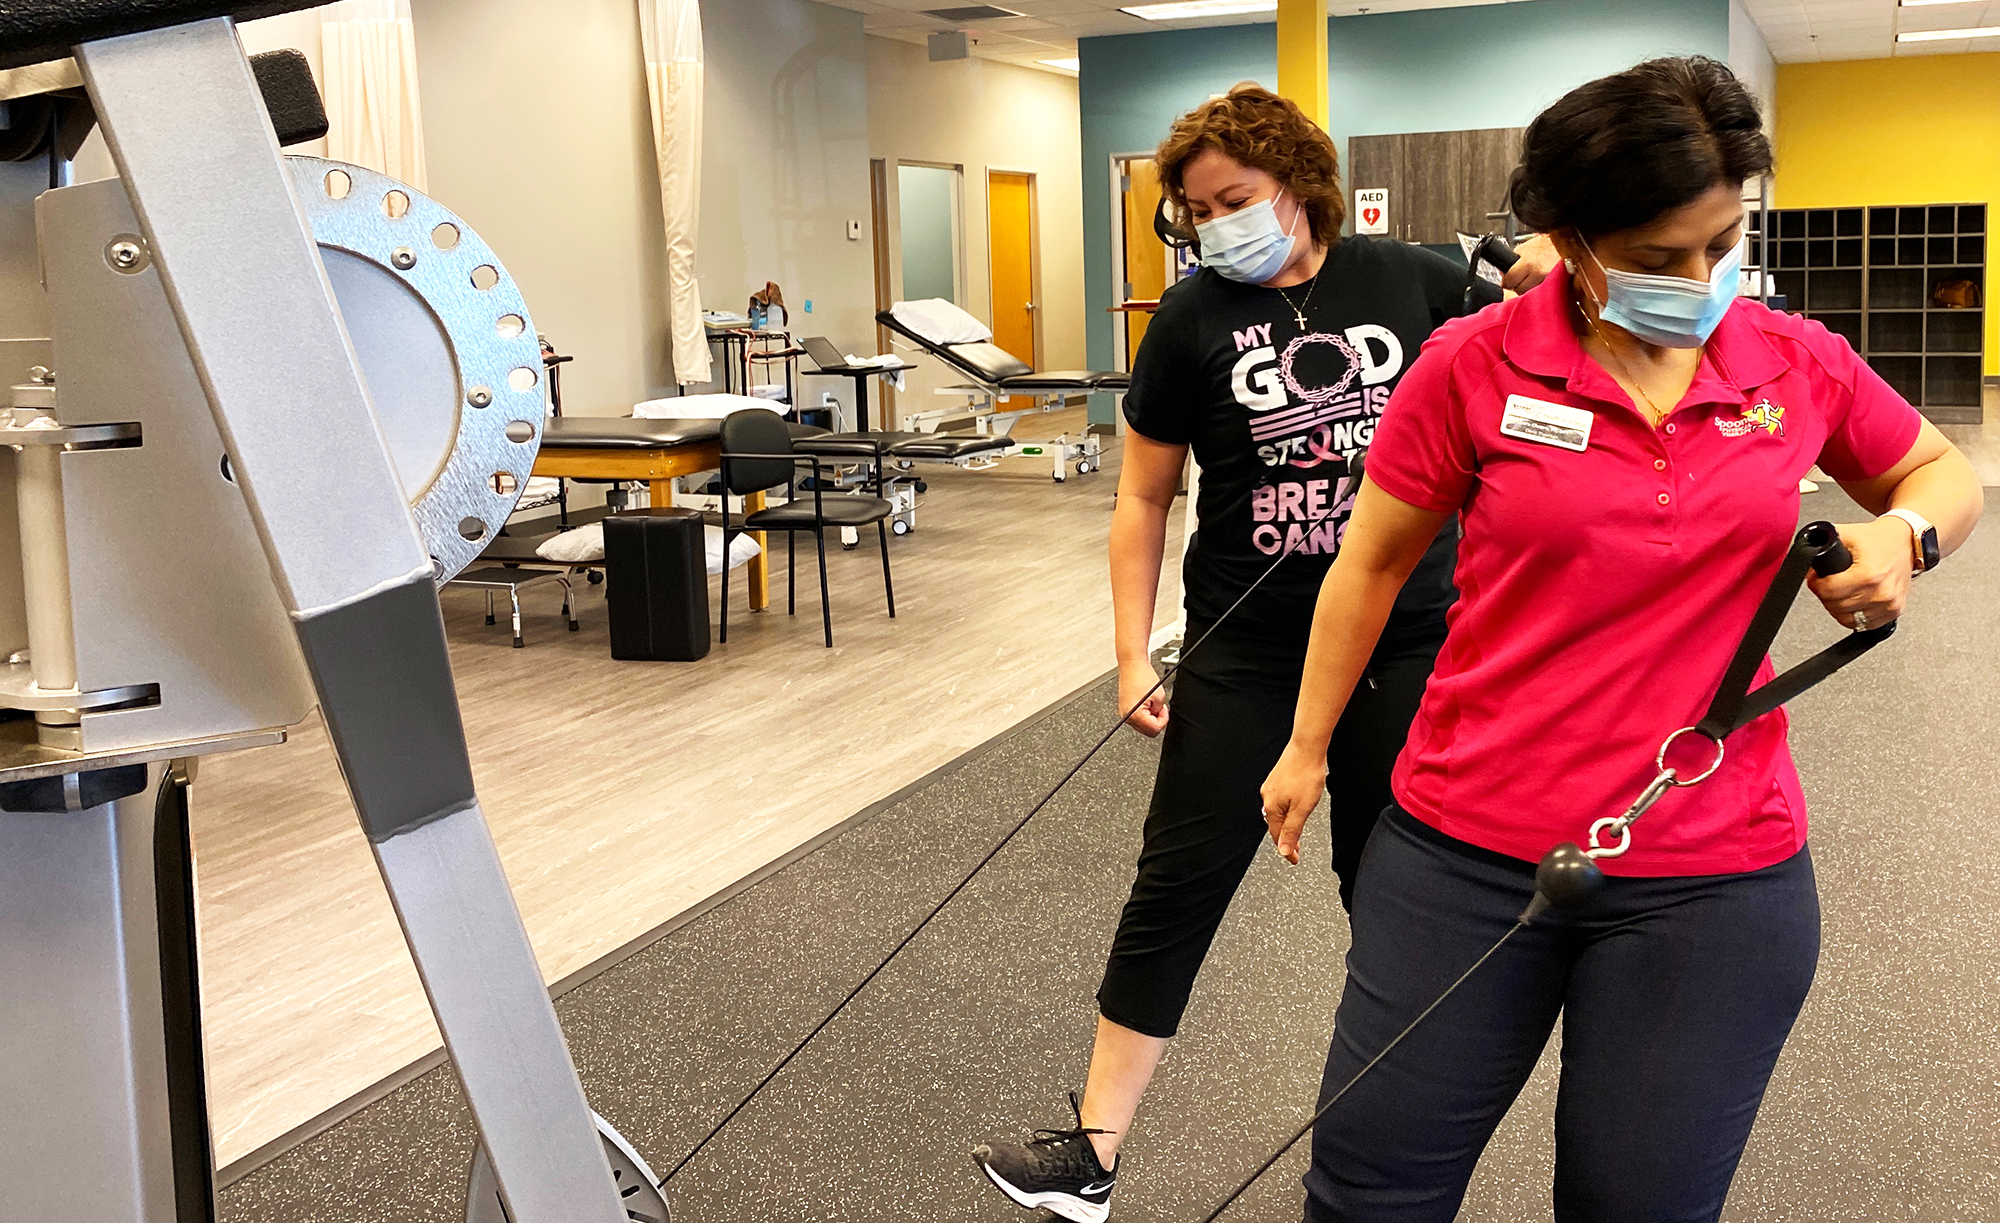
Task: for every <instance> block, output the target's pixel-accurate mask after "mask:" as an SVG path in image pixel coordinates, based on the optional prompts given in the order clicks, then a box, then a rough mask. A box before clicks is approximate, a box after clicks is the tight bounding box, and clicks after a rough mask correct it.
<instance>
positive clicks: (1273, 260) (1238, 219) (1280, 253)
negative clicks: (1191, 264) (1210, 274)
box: [1194, 191, 1305, 285]
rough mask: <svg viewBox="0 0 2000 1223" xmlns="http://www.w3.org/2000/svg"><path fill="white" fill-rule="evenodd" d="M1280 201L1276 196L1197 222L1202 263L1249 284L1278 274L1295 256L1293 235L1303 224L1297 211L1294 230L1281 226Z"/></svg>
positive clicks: (1196, 234) (1197, 235)
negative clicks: (1279, 220)
mask: <svg viewBox="0 0 2000 1223" xmlns="http://www.w3.org/2000/svg"><path fill="white" fill-rule="evenodd" d="M1278 194H1279V195H1283V194H1284V193H1283V192H1282V191H1281V192H1279V193H1278ZM1277 202H1278V201H1277V196H1273V197H1272V198H1270V199H1268V200H1259V201H1258V202H1257V203H1255V204H1252V205H1250V206H1249V207H1248V208H1239V209H1237V210H1236V211H1235V212H1232V213H1230V214H1229V215H1228V216H1225V217H1216V218H1215V219H1214V220H1212V221H1203V222H1201V223H1200V224H1198V225H1196V226H1195V227H1194V232H1195V236H1196V237H1197V238H1199V239H1201V261H1202V264H1203V265H1204V266H1207V267H1211V268H1214V269H1215V270H1216V271H1217V272H1218V273H1220V274H1222V275H1224V276H1227V277H1228V278H1229V279H1231V280H1234V281H1237V282H1239V283H1242V284H1246V285H1260V284H1263V283H1264V282H1265V281H1267V280H1269V279H1271V278H1272V277H1273V276H1276V275H1277V274H1278V272H1279V270H1280V269H1282V268H1283V267H1284V266H1285V261H1286V260H1288V259H1290V258H1291V257H1292V247H1293V245H1294V244H1295V243H1296V242H1297V239H1296V238H1294V237H1292V232H1291V229H1297V228H1298V226H1299V216H1298V213H1297V212H1295V213H1293V214H1292V226H1291V229H1285V228H1282V227H1280V226H1279V224H1278V211H1277V208H1276V204H1277ZM1304 211H1305V210H1304V209H1303V208H1301V209H1299V212H1304Z"/></svg>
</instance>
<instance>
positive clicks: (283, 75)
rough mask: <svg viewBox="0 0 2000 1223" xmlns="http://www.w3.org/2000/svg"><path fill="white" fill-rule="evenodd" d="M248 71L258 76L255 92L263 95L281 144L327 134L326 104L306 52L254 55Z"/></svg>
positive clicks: (297, 142) (315, 138)
mask: <svg viewBox="0 0 2000 1223" xmlns="http://www.w3.org/2000/svg"><path fill="white" fill-rule="evenodd" d="M250 71H251V72H253V73H255V74H256V76H257V92H258V93H261V94H263V95H264V109H265V110H266V111H269V112H270V115H271V127H272V129H273V130H274V131H276V132H277V133H278V143H279V144H280V145H291V144H304V143H305V142H306V141H308V140H318V139H319V138H320V137H322V136H324V135H326V131H327V123H326V103H324V102H322V101H321V100H320V96H319V86H318V85H317V84H315V83H314V82H313V74H312V65H311V64H310V63H308V62H307V61H306V56H305V52H303V51H293V50H290V49H287V50H283V51H266V52H264V53H262V54H261V55H253V56H251V57H250Z"/></svg>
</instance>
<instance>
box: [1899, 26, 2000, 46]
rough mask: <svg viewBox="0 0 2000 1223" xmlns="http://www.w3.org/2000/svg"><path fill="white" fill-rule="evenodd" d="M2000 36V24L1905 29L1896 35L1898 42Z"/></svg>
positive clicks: (1944, 40) (1942, 40)
mask: <svg viewBox="0 0 2000 1223" xmlns="http://www.w3.org/2000/svg"><path fill="white" fill-rule="evenodd" d="M1994 37H2000V25H1982V26H1973V27H1972V28H1971V29H1966V30H1905V31H1903V32H1902V33H1901V34H1898V35H1896V41H1897V42H1947V41H1951V40H1955V39H1965V38H1994Z"/></svg>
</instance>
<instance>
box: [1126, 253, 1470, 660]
mask: <svg viewBox="0 0 2000 1223" xmlns="http://www.w3.org/2000/svg"><path fill="white" fill-rule="evenodd" d="M1308 294H1310V295H1308ZM1464 294H1465V271H1464V269H1463V268H1461V267H1459V266H1457V265H1456V264H1454V263H1453V262H1452V261H1450V260H1448V259H1445V258H1444V257H1442V256H1440V255H1437V254H1435V253H1433V252H1430V251H1426V250H1424V249H1422V248H1420V247H1414V246H1410V245H1408V244H1406V243H1402V242H1398V241H1395V240H1394V239H1388V238H1366V237H1360V238H1348V239H1345V240H1343V241H1342V242H1341V243H1340V244H1339V245H1337V246H1336V247H1334V249H1333V250H1332V251H1330V252H1328V254H1327V258H1326V264H1325V266H1324V267H1322V268H1321V269H1320V273H1319V275H1318V276H1317V277H1316V278H1315V281H1308V282H1307V283H1305V284H1302V285H1298V286H1296V287H1288V288H1286V289H1285V290H1284V292H1283V293H1282V294H1281V293H1279V292H1278V291H1277V290H1274V289H1268V288H1263V287H1261V286H1251V285H1242V284H1237V283H1236V282H1234V281H1231V280H1228V279H1225V278H1224V277H1222V276H1219V275H1217V274H1216V273H1214V272H1213V271H1210V270H1208V269H1206V268H1204V269H1202V270H1200V271H1198V272H1197V273H1196V274H1195V275H1193V276H1192V277H1189V278H1188V279H1187V280H1184V281H1182V282H1180V283H1179V284H1177V285H1175V286H1173V287H1172V288H1170V289H1168V290H1167V292H1166V293H1165V294H1164V295H1163V296H1162V298H1161V301H1160V308H1159V311H1158V312H1157V314H1155V316H1154V319H1153V322H1152V324H1151V326H1150V327H1148V329H1147V331H1146V338H1145V341H1144V342H1143V343H1142V344H1141V345H1140V348H1139V355H1138V359H1137V361H1135V362H1134V364H1133V371H1132V389H1131V391H1130V393H1128V394H1127V395H1126V397H1125V417H1126V420H1127V421H1128V422H1129V423H1130V424H1131V426H1132V428H1133V429H1135V430H1137V431H1138V432H1139V433H1142V434H1144V435H1145V436H1147V437H1149V438H1152V439H1153V440H1155V441H1160V442H1167V443H1171V444H1177V445H1187V446H1189V447H1191V448H1192V450H1193V451H1194V457H1195V461H1196V462H1197V463H1198V464H1200V466H1201V472H1202V476H1201V495H1200V501H1199V504H1198V505H1197V506H1196V513H1197V515H1198V519H1199V522H1200V524H1201V525H1200V529H1199V530H1198V531H1197V532H1196V534H1195V538H1194V542H1193V543H1192V544H1191V545H1190V547H1189V549H1188V555H1187V558H1186V560H1185V561H1184V562H1183V581H1184V585H1185V586H1186V588H1187V610H1188V614H1189V616H1190V617H1191V618H1192V619H1194V620H1196V621H1198V622H1213V621H1214V620H1215V619H1216V618H1217V617H1219V616H1220V615H1221V614H1222V613H1223V612H1224V611H1225V610H1226V609H1227V608H1228V607H1229V605H1230V604H1232V603H1234V602H1235V601H1236V599H1237V597H1238V596H1239V595H1241V594H1242V593H1243V591H1244V589H1245V588H1246V587H1248V586H1249V584H1250V583H1251V582H1252V581H1254V580H1256V578H1257V576H1258V574H1260V573H1262V572H1263V571H1264V570H1265V569H1266V568H1268V567H1269V566H1270V564H1271V561H1272V559H1273V558H1275V557H1276V556H1278V555H1279V554H1280V553H1282V552H1283V551H1284V549H1285V547H1286V545H1287V543H1289V544H1291V547H1292V555H1291V556H1290V557H1288V558H1287V559H1286V560H1285V562H1284V563H1283V564H1282V565H1280V566H1279V567H1278V571H1277V572H1276V573H1274V574H1272V575H1271V577H1270V578H1269V579H1268V580H1266V581H1265V582H1264V584H1263V585H1262V586H1260V587H1259V588H1258V589H1257V593H1256V594H1254V595H1252V596H1251V597H1250V599H1249V600H1248V601H1246V602H1245V603H1244V605H1243V606H1242V608H1240V609H1239V610H1238V611H1237V612H1236V614H1235V616H1234V617H1233V619H1234V621H1235V623H1236V627H1237V628H1239V629H1241V630H1254V631H1256V632H1258V633H1260V634H1263V635H1265V636H1266V637H1268V638H1270V639H1271V641H1272V644H1273V645H1282V646H1291V647H1294V648H1301V649H1302V648H1303V646H1304V643H1305V640H1306V637H1307V635H1308V634H1309V632H1310V629H1311V624H1312V607H1313V601H1314V599H1315V597H1316V596H1317V593H1318V590H1319V584H1320V581H1321V579H1322V578H1324V577H1325V575H1326V570H1327V567H1328V566H1329V565H1331V564H1332V562H1333V556H1334V553H1335V552H1336V551H1337V550H1338V548H1339V544H1340V539H1341V536H1342V535H1343V534H1344V533H1345V531H1346V529H1347V521H1348V519H1349V517H1350V516H1351V514H1352V512H1353V495H1352V490H1351V488H1349V487H1347V486H1348V485H1349V484H1350V482H1349V481H1346V480H1344V479H1343V478H1342V476H1341V475H1340V474H1339V473H1342V472H1344V471H1345V463H1344V460H1346V459H1348V458H1351V457H1352V456H1353V455H1355V454H1356V453H1358V452H1359V451H1361V450H1363V449H1365V448H1366V447H1367V446H1368V444H1369V442H1370V441H1371V440H1372V439H1373V437H1374V433H1375V423H1376V421H1377V420H1378V419H1380V417H1381V415H1382V410H1383V408H1384V407H1385V406H1386V405H1387V404H1388V401H1389V392H1390V391H1391V390H1393V389H1394V388H1395V386H1396V383H1397V382H1398V381H1399V380H1400V379H1401V377H1402V374H1403V371H1404V370H1405V369H1406V368H1407V367H1408V365H1409V363H1410V361H1412V360H1414V359H1415V357H1416V354H1417V350H1418V349H1419V348H1420V347H1421V346H1422V345H1423V342H1424V340H1425V339H1426V338H1427V337H1428V336H1429V335H1430V333H1431V332H1432V331H1433V330H1434V329H1435V328H1436V327H1437V326H1438V325H1439V324H1441V323H1443V322H1444V321H1446V320H1447V319H1450V318H1454V317H1456V316H1457V315H1458V313H1459V311H1460V309H1461V308H1462V305H1463V301H1464ZM1287 299H1289V301H1288V300H1287ZM1300 307H1302V309H1303V313H1304V315H1305V318H1306V325H1305V327H1304V328H1301V327H1300V326H1299V325H1298V321H1297V315H1298V312H1299V311H1298V309H1297V308H1300ZM1343 494H1345V495H1343ZM1329 510H1330V511H1331V513H1329V512H1328V511H1329ZM1321 519H1324V521H1320V520H1321ZM1456 538H1457V536H1456V529H1455V527H1451V526H1447V528H1446V529H1445V530H1444V531H1443V532H1441V533H1440V535H1439V539H1438V542H1437V544H1435V545H1434V546H1433V547H1432V548H1431V550H1430V552H1429V553H1428V554H1427V555H1426V556H1425V558H1424V561H1423V563H1422V564H1421V565H1419V566H1418V568H1417V571H1416V572H1415V573H1413V574H1412V575H1411V577H1410V580H1409V582H1408V583H1406V584H1405V586H1404V587H1403V593H1402V596H1401V598H1400V599H1399V600H1398V601H1397V604H1396V611H1395V613H1394V614H1393V615H1392V616H1391V618H1390V622H1389V627H1388V630H1387V632H1386V633H1385V636H1388V637H1394V636H1398V635H1402V634H1406V633H1409V632H1411V631H1435V629H1436V625H1437V622H1438V621H1439V620H1441V618H1442V616H1443V614H1444V611H1445V609H1446V608H1448V607H1449V606H1450V605H1451V601H1452V599H1453V597H1454V592H1453V590H1452V586H1451V569H1452V562H1453V555H1454V544H1455V541H1456Z"/></svg>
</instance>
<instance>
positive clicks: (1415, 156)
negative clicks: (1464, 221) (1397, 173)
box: [1390, 132, 1465, 242]
mask: <svg viewBox="0 0 2000 1223" xmlns="http://www.w3.org/2000/svg"><path fill="white" fill-rule="evenodd" d="M1464 148H1465V133H1464V132H1411V133H1409V134H1407V135H1405V136H1404V137H1403V207H1402V214H1403V223H1402V227H1401V228H1400V229H1398V230H1397V231H1396V235H1397V236H1398V237H1400V238H1402V239H1403V240H1404V241H1406V242H1455V241H1457V236H1456V235H1457V229H1458V223H1459V218H1460V216H1461V215H1462V214H1463V213H1464V212H1465V208H1464V206H1463V203H1462V201H1463V199H1464V196H1465V182H1464V176H1463V174H1462V172H1461V167H1462V164H1463V162H1464V159H1465V158H1464ZM1394 202H1395V201H1394V199H1393V197H1392V198H1391V200H1390V203H1391V204H1392V205H1393V204H1394Z"/></svg>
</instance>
